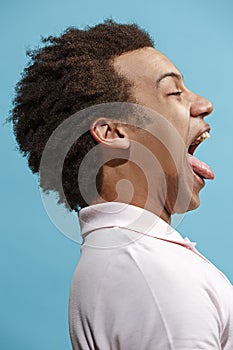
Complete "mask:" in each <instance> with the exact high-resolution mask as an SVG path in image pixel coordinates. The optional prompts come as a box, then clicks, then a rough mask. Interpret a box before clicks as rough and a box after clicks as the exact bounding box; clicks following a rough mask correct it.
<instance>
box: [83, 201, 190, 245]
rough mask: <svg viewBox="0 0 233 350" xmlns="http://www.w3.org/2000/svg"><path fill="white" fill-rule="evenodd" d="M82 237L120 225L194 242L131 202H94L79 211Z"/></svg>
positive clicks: (185, 243)
mask: <svg viewBox="0 0 233 350" xmlns="http://www.w3.org/2000/svg"><path fill="white" fill-rule="evenodd" d="M79 221H80V226H81V233H82V236H83V238H84V239H85V237H86V236H87V235H88V234H89V233H91V232H93V231H96V230H100V229H102V228H107V227H111V228H113V227H120V228H125V229H128V230H130V231H134V232H138V233H140V234H143V235H147V236H151V237H155V238H159V239H163V240H166V241H170V242H174V243H178V244H181V245H183V246H186V247H188V248H194V246H195V244H196V243H193V242H190V241H189V239H188V238H187V237H186V238H183V237H182V236H181V235H180V234H179V233H178V232H177V231H176V230H175V229H174V228H173V227H171V226H170V225H168V224H167V223H166V222H165V221H164V220H162V219H161V218H160V217H158V216H157V215H155V214H154V213H152V212H150V211H148V210H145V209H142V208H139V207H136V206H134V205H131V204H125V203H119V202H107V203H101V204H94V205H91V206H89V207H86V208H83V209H82V210H80V212H79Z"/></svg>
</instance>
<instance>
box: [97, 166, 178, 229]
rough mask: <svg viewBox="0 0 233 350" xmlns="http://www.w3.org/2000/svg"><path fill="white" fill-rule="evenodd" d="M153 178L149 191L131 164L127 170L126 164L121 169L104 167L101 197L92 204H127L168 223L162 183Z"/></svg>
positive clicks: (139, 173) (141, 176) (138, 171)
mask: <svg viewBox="0 0 233 350" xmlns="http://www.w3.org/2000/svg"><path fill="white" fill-rule="evenodd" d="M135 167H136V168H137V169H135ZM123 168H124V171H123ZM133 168H134V169H133ZM126 170H127V171H126ZM154 178H155V180H154V181H153V184H152V186H151V187H152V189H153V191H151V190H150V189H149V188H148V182H147V179H146V178H145V175H144V173H143V172H142V170H141V169H139V168H138V167H137V166H135V165H133V166H132V164H131V166H130V168H128V169H127V165H126V164H124V165H122V166H121V167H106V166H104V169H103V178H102V188H101V195H100V197H99V198H98V199H97V200H95V201H94V202H93V204H97V203H103V202H122V203H128V204H132V205H135V206H137V207H140V208H143V209H146V210H148V211H150V212H152V213H154V214H156V215H157V216H159V217H160V218H161V219H163V220H164V221H166V222H167V223H170V220H171V214H170V213H169V211H168V210H167V209H166V206H165V205H164V203H165V199H164V193H163V192H164V191H163V190H162V189H163V188H164V186H163V183H161V182H160V183H159V181H158V178H157V177H156V176H154Z"/></svg>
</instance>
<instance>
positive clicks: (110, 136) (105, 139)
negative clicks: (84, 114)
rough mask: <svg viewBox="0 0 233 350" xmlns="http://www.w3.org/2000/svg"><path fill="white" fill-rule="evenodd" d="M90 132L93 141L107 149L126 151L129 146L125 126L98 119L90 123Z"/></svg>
mask: <svg viewBox="0 0 233 350" xmlns="http://www.w3.org/2000/svg"><path fill="white" fill-rule="evenodd" d="M90 132H91V135H92V137H93V138H94V140H96V141H97V142H98V143H100V144H102V145H103V146H105V147H107V148H118V149H127V148H129V146H130V140H129V138H128V135H127V125H126V124H120V123H116V122H115V123H114V122H113V121H111V120H109V119H106V118H99V119H96V120H95V121H94V122H93V123H92V125H91V128H90Z"/></svg>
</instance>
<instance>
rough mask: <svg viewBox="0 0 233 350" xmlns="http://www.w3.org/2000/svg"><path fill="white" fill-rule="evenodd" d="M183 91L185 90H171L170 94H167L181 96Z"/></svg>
mask: <svg viewBox="0 0 233 350" xmlns="http://www.w3.org/2000/svg"><path fill="white" fill-rule="evenodd" d="M182 93H183V91H176V92H170V94H167V95H168V96H172V95H174V96H180V95H181V94H182Z"/></svg>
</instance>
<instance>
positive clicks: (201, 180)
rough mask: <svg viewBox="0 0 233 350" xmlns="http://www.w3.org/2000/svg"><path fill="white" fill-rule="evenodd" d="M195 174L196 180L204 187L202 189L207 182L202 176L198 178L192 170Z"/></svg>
mask: <svg viewBox="0 0 233 350" xmlns="http://www.w3.org/2000/svg"><path fill="white" fill-rule="evenodd" d="M192 172H193V174H194V178H195V179H196V180H197V181H198V182H199V183H200V184H201V185H202V187H204V186H205V180H204V179H202V178H201V177H200V176H198V175H197V174H196V173H195V172H194V171H193V170H192Z"/></svg>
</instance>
